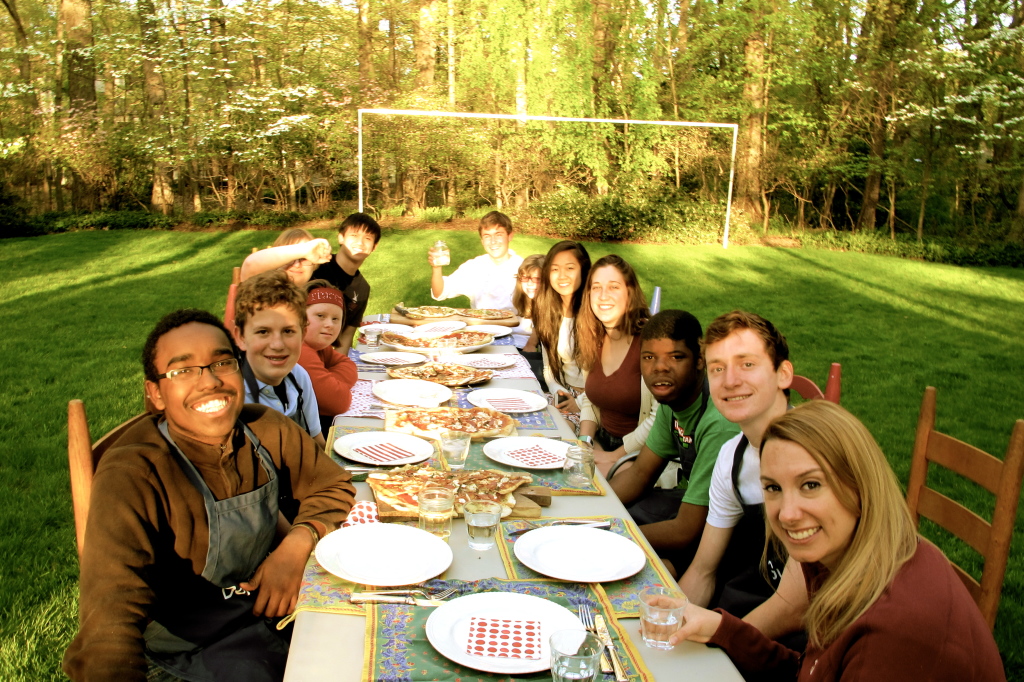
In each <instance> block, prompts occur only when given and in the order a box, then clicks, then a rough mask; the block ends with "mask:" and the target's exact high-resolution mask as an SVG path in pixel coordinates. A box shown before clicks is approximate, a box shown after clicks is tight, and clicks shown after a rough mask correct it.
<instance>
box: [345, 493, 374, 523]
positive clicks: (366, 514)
mask: <svg viewBox="0 0 1024 682" xmlns="http://www.w3.org/2000/svg"><path fill="white" fill-rule="evenodd" d="M361 523H380V517H379V516H377V503H376V502H371V501H370V500H359V501H358V502H356V503H355V504H354V505H352V509H351V510H350V511H349V513H348V518H346V519H345V523H343V524H341V527H342V528H348V527H349V526H355V525H356V524H361Z"/></svg>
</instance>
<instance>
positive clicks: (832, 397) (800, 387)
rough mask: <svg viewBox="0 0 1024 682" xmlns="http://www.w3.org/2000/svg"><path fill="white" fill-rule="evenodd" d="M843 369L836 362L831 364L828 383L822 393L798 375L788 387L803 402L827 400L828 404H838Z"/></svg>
mask: <svg viewBox="0 0 1024 682" xmlns="http://www.w3.org/2000/svg"><path fill="white" fill-rule="evenodd" d="M842 382H843V368H842V365H840V364H839V363H838V362H833V363H832V367H831V368H829V371H828V383H826V384H825V390H824V391H822V390H821V389H820V388H818V385H817V384H816V383H814V382H813V381H811V380H810V379H808V378H807V377H805V376H801V375H799V374H797V375H794V376H793V383H791V384H790V385H789V387H790V388H791V389H792V390H794V391H796V392H797V393H798V394H799V395H800V397H801V398H803V399H804V400H827V401H829V402H830V403H835V404H836V405H838V404H839V397H840V396H841V395H842V392H843V387H842Z"/></svg>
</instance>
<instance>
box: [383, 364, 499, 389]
mask: <svg viewBox="0 0 1024 682" xmlns="http://www.w3.org/2000/svg"><path fill="white" fill-rule="evenodd" d="M387 372H388V375H389V376H391V377H393V378H395V379H423V380H424V381H433V382H434V383H436V384H441V385H442V386H468V385H470V384H479V383H482V382H484V381H487V380H488V379H490V378H491V376H492V375H493V374H494V372H491V371H490V370H486V369H475V368H473V367H466V366H465V365H456V364H454V363H451V362H428V363H426V364H423V365H420V366H418V367H389V368H388V370H387Z"/></svg>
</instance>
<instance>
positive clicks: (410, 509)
mask: <svg viewBox="0 0 1024 682" xmlns="http://www.w3.org/2000/svg"><path fill="white" fill-rule="evenodd" d="M366 482H367V484H368V485H369V486H370V488H371V489H372V490H373V494H374V496H375V497H376V498H377V502H378V504H386V505H387V506H389V507H391V508H392V509H394V510H395V511H396V512H402V513H406V514H415V513H418V512H419V503H418V502H417V495H419V492H420V490H422V489H423V487H424V486H426V485H427V484H430V485H436V486H441V487H444V488H448V489H449V490H451V491H452V492H453V493H454V494H455V512H456V514H459V515H461V514H462V513H463V511H464V509H465V507H466V504H467V503H468V502H471V501H474V500H490V501H492V502H497V503H499V504H500V505H501V515H502V517H505V516H508V515H509V514H511V513H512V508H513V507H514V506H515V504H516V502H515V496H514V495H513V494H512V493H513V491H515V490H516V489H518V488H520V487H521V486H524V485H529V484H531V483H532V482H533V477H532V476H531V475H530V474H528V473H525V472H517V471H498V470H496V469H481V470H468V469H464V470H462V471H441V470H439V469H430V468H428V467H425V466H413V465H410V466H405V467H399V468H397V469H392V470H391V471H379V472H373V473H371V474H370V475H369V476H367V478H366ZM385 514H386V512H385Z"/></svg>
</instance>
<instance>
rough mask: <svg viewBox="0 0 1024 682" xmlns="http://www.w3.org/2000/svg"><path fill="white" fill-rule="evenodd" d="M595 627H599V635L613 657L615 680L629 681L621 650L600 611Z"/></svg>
mask: <svg viewBox="0 0 1024 682" xmlns="http://www.w3.org/2000/svg"><path fill="white" fill-rule="evenodd" d="M594 627H596V628H597V636H598V638H599V639H600V640H601V643H602V644H604V647H605V648H606V649H607V650H608V658H610V659H612V668H614V669H615V682H629V678H628V677H626V671H625V670H624V669H623V667H622V661H621V660H620V659H619V652H618V651H616V649H615V642H613V641H612V636H611V635H610V634H609V633H608V625H607V624H606V623H605V622H604V616H602V615H601V614H600V613H596V614H594Z"/></svg>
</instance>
